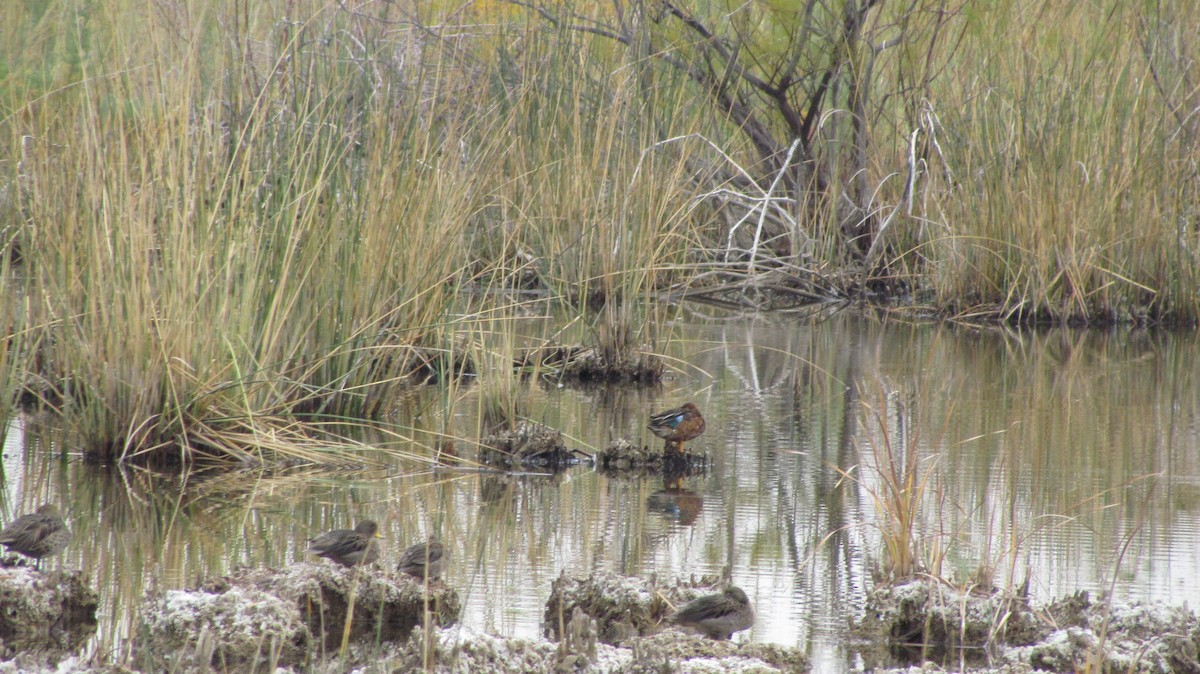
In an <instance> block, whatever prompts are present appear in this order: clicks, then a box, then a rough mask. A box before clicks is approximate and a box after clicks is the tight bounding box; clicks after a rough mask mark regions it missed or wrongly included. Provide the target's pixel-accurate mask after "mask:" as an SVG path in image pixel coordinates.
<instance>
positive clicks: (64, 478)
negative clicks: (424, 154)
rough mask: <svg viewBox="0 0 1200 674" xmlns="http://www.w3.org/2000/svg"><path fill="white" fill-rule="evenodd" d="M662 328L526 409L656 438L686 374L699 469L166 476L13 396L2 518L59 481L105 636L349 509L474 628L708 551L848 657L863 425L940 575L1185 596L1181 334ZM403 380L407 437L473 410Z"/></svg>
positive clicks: (530, 622) (1188, 507)
mask: <svg viewBox="0 0 1200 674" xmlns="http://www.w3.org/2000/svg"><path fill="white" fill-rule="evenodd" d="M677 333H678V334H680V335H687V339H686V340H678V341H675V342H673V343H671V344H670V345H668V347H667V348H668V349H669V354H670V356H671V357H672V359H673V360H672V362H677V363H681V364H682V365H681V366H680V367H679V368H678V369H677V370H675V371H673V372H672V373H671V376H670V378H669V380H668V381H667V382H666V384H665V385H664V386H662V387H660V388H656V389H618V388H599V389H587V390H573V389H560V388H554V387H545V388H536V387H535V388H532V389H530V390H529V393H528V395H529V400H528V401H527V402H528V405H527V409H528V410H529V413H530V416H531V417H533V420H534V421H537V422H539V423H543V424H547V425H549V426H552V427H554V428H557V429H560V430H562V431H563V432H564V435H565V436H566V437H568V438H570V441H569V442H571V443H573V444H575V445H576V446H578V447H580V448H582V449H585V450H587V451H595V450H596V449H598V448H600V447H603V446H604V445H605V444H607V443H608V442H610V441H611V440H613V439H615V438H620V437H624V438H628V439H630V440H631V441H633V442H634V443H637V444H650V443H654V442H660V441H658V440H657V438H654V437H653V436H652V435H651V434H650V432H649V431H648V430H646V419H647V415H648V414H649V412H650V411H651V410H657V409H663V408H665V407H670V406H671V405H673V404H676V403H677V402H678V401H679V400H694V401H695V402H696V403H697V404H698V405H699V406H700V408H701V409H702V410H704V413H705V417H706V420H707V430H706V432H705V434H704V435H703V436H701V437H699V438H698V439H696V440H693V441H691V443H690V444H689V449H690V450H692V451H699V452H704V453H707V454H708V456H709V457H710V458H711V460H712V464H711V466H710V468H709V470H708V471H706V472H704V473H703V474H698V475H686V476H674V477H668V478H667V479H664V477H663V476H662V475H661V474H652V475H649V476H624V477H606V476H604V475H601V474H599V473H596V472H594V471H591V470H588V469H576V470H572V471H569V472H567V473H565V474H561V475H556V476H544V475H520V476H507V475H497V474H492V473H479V472H474V471H471V470H468V469H467V468H466V467H457V468H456V467H448V468H445V469H439V470H427V469H422V470H420V471H418V472H414V470H415V469H413V468H412V467H409V466H403V465H393V466H386V467H384V468H382V469H375V470H371V471H357V472H344V471H343V472H321V473H313V472H312V471H303V472H294V473H288V472H270V473H268V472H264V471H257V472H251V471H245V472H238V471H233V472H231V471H223V472H221V473H217V474H209V475H203V474H198V475H191V476H187V477H181V476H175V475H165V474H159V473H154V472H151V471H139V470H127V471H124V472H121V471H114V470H109V469H98V468H95V467H93V466H90V465H89V464H87V463H86V462H84V461H81V460H79V458H78V457H77V456H75V455H74V454H72V453H71V452H70V451H69V448H70V444H69V442H65V441H64V440H63V436H62V433H61V431H60V430H59V429H55V428H53V427H52V426H49V425H47V424H45V423H42V422H39V421H38V420H26V421H25V423H24V425H23V426H14V427H11V428H10V429H9V442H8V444H7V446H6V449H5V453H4V458H3V469H4V471H3V484H2V490H0V520H3V521H8V520H9V519H10V518H11V516H12V515H13V514H14V513H17V512H27V511H29V510H32V509H33V508H36V507H37V506H38V505H39V504H40V503H42V502H45V501H51V502H55V503H57V504H59V505H60V506H61V507H62V508H63V510H64V513H65V514H66V516H67V518H68V523H69V525H70V526H71V528H72V530H73V531H75V532H76V540H75V542H74V543H73V545H72V546H71V547H70V548H68V550H67V551H66V552H65V553H64V554H63V555H62V556H61V557H59V558H58V559H56V560H53V561H51V563H50V564H51V566H53V565H64V566H67V567H71V568H83V569H87V570H88V572H89V574H90V576H91V578H92V579H93V582H94V583H95V584H96V585H97V588H98V589H99V591H100V593H101V598H102V609H101V627H100V634H99V636H98V637H97V643H96V644H95V646H94V648H95V649H97V650H101V651H113V652H118V651H119V649H120V647H121V644H122V642H123V640H124V639H125V638H126V636H127V635H128V634H129V633H130V630H131V629H132V628H133V624H132V620H133V618H134V610H135V608H136V606H137V604H138V602H139V601H140V600H141V598H142V596H143V594H144V592H145V591H146V590H148V589H151V588H155V587H157V588H167V587H177V586H185V585H193V584H196V583H197V581H198V580H199V579H201V578H205V577H210V576H215V575H221V574H224V573H227V572H229V571H231V570H232V569H234V568H235V567H237V566H238V565H267V566H281V565H285V564H288V563H291V562H293V561H295V560H300V559H304V558H305V553H304V547H305V541H306V540H307V539H308V538H311V537H312V536H313V535H315V534H317V533H320V532H322V531H327V530H329V529H333V528H347V527H350V526H352V525H353V523H354V522H355V521H357V520H358V519H359V518H367V517H370V518H373V519H375V520H377V521H378V522H379V523H380V526H381V529H382V533H383V535H384V540H383V541H382V543H383V553H382V563H383V564H387V565H391V566H394V565H395V563H396V561H397V559H398V556H399V554H400V552H401V551H402V550H403V549H404V548H406V547H407V546H408V545H411V544H412V543H415V542H418V541H421V540H424V539H425V537H426V536H427V535H428V534H430V533H437V534H439V535H440V536H441V537H442V540H443V541H444V542H445V543H446V545H447V546H448V547H449V548H450V554H451V558H452V560H453V563H452V565H451V567H450V568H449V569H447V571H446V573H445V579H446V582H448V583H449V584H451V585H452V586H454V587H457V588H459V589H460V591H461V592H462V593H463V601H464V606H465V615H464V622H466V623H468V624H470V625H471V626H473V627H476V628H480V629H485V630H489V631H493V632H497V633H502V634H508V635H517V636H524V637H532V636H536V635H540V633H541V626H540V624H541V621H542V611H543V604H544V602H545V599H546V597H547V596H548V594H549V588H550V583H551V582H552V581H553V579H554V578H555V577H557V576H558V575H559V574H560V573H564V572H565V573H569V574H585V573H587V572H589V571H591V570H595V569H607V570H613V571H617V572H621V573H628V574H638V575H644V576H650V575H654V576H656V577H658V578H659V579H661V580H662V581H663V582H670V581H671V580H672V579H674V578H677V577H688V576H692V575H697V576H698V575H705V574H708V575H715V574H720V573H721V572H722V570H723V569H724V568H726V567H728V568H729V569H730V571H731V573H732V577H733V580H734V582H735V583H736V584H737V585H738V586H739V587H741V588H743V589H744V590H745V591H746V593H747V594H748V595H749V597H750V599H751V601H752V602H753V603H754V605H755V608H756V611H757V613H758V616H759V618H758V621H757V623H756V625H755V627H754V629H753V630H751V631H750V632H749V633H748V635H747V634H746V633H743V634H742V635H740V636H739V638H742V639H745V638H749V639H752V640H756V641H768V642H779V643H784V644H789V645H798V646H801V647H803V648H806V649H807V650H808V651H809V652H810V653H811V654H812V655H813V656H814V658H815V662H814V671H837V670H841V669H845V668H846V667H847V662H848V661H849V660H850V659H851V658H852V654H850V653H847V652H846V649H845V647H844V646H843V644H844V643H845V632H846V629H845V626H846V624H847V622H848V620H849V619H850V618H851V617H852V616H854V615H855V612H856V610H857V608H858V607H859V606H861V603H862V598H863V593H864V591H865V588H866V587H868V586H869V585H870V582H871V580H870V578H871V576H872V573H873V572H874V571H875V570H876V569H878V568H879V560H880V552H881V550H880V539H879V528H878V527H879V524H880V522H881V519H880V517H881V514H880V512H879V510H878V508H877V503H878V499H877V495H878V493H879V491H880V490H881V489H882V488H883V487H882V481H881V478H880V476H879V474H878V473H877V472H873V470H872V467H878V466H879V457H878V456H877V455H875V454H873V453H872V448H873V447H878V446H881V445H883V444H884V443H887V442H890V443H892V446H893V447H894V448H895V450H896V451H897V452H898V453H899V454H898V456H913V457H915V458H916V459H917V460H918V461H919V462H920V465H922V466H924V467H927V469H928V471H929V475H930V480H929V489H928V491H927V494H928V497H927V498H926V499H925V500H924V502H923V503H922V507H921V510H920V513H919V518H918V521H917V531H918V536H919V542H920V543H921V547H922V550H923V551H924V557H923V561H926V562H928V561H929V560H933V561H934V562H935V563H936V564H937V565H938V568H937V570H939V571H940V572H941V573H942V574H943V575H944V576H946V577H948V578H957V579H961V580H964V581H965V580H966V579H967V578H969V577H971V575H972V574H975V573H976V572H977V571H978V570H979V568H980V567H981V565H983V566H985V567H990V568H991V569H993V570H994V578H995V581H996V582H997V583H998V584H1000V585H1006V584H1020V583H1021V582H1022V581H1023V580H1024V578H1025V577H1026V575H1028V577H1029V578H1030V579H1031V592H1032V593H1033V595H1034V599H1035V602H1036V601H1044V600H1048V599H1050V598H1052V597H1056V596H1061V595H1063V594H1067V593H1070V592H1074V591H1075V590H1077V589H1088V590H1092V591H1108V590H1109V589H1110V588H1111V590H1112V591H1113V592H1114V593H1115V594H1116V595H1117V596H1118V597H1120V598H1124V599H1161V600H1168V601H1172V602H1174V603H1179V602H1182V601H1188V602H1190V603H1192V604H1193V605H1194V604H1195V603H1196V602H1198V601H1200V588H1198V587H1197V586H1196V584H1195V583H1194V582H1193V580H1192V579H1194V578H1195V577H1197V576H1198V575H1200V560H1198V558H1197V557H1196V556H1195V555H1194V554H1193V551H1194V550H1195V549H1196V546H1197V543H1198V542H1200V535H1198V533H1197V526H1198V522H1200V517H1197V512H1198V510H1200V465H1198V464H1200V452H1198V451H1197V447H1198V446H1200V438H1198V435H1200V424H1198V423H1197V420H1198V418H1200V415H1198V412H1200V385H1198V381H1197V373H1196V371H1195V369H1194V368H1192V367H1191V366H1190V364H1191V363H1193V362H1194V361H1195V360H1196V356H1197V354H1196V350H1197V344H1196V338H1195V336H1194V335H1193V334H1191V333H1188V334H1174V333H1148V332H1141V331H1128V332H1113V333H1098V332H1085V333H1075V332H1068V331H1056V332H1047V333H1036V334H1020V333H1015V332H1011V331H1006V330H974V329H963V328H956V327H946V326H915V325H896V324H887V323H884V322H879V321H874V320H871V319H869V318H864V317H854V316H849V315H839V316H837V317H835V318H833V319H832V320H827V321H824V322H792V321H789V319H787V318H786V317H784V316H771V317H766V318H754V319H749V318H745V317H699V316H697V317H694V318H691V319H689V321H688V324H687V325H686V326H680V329H679V330H677ZM425 395H428V396H429V400H427V401H424V402H421V401H420V400H419V396H417V398H416V400H417V401H416V402H412V401H411V400H410V402H412V404H410V405H407V406H406V408H405V409H404V410H400V411H398V412H397V415H396V418H394V419H392V422H393V423H394V424H396V425H397V427H399V428H402V429H404V430H405V434H406V435H407V436H410V437H413V436H415V437H417V438H419V439H420V440H419V441H420V442H421V443H422V446H426V447H433V446H442V447H448V446H449V445H448V444H446V443H444V442H443V443H442V444H441V445H439V444H438V443H439V441H438V440H437V439H436V433H440V432H442V431H444V430H446V429H452V430H454V431H455V433H456V434H457V435H460V436H462V437H472V434H473V433H474V429H475V428H476V427H477V425H478V421H477V419H476V417H475V414H474V412H475V410H477V409H478V407H479V405H478V404H477V403H476V402H475V401H474V400H473V399H472V398H471V397H470V394H468V396H467V398H465V399H463V400H461V401H459V402H458V404H456V405H453V406H450V405H446V404H444V402H439V399H437V398H436V395H437V394H436V392H428V393H427V394H425ZM444 409H452V410H454V412H453V413H452V414H450V413H447V414H450V415H449V416H439V415H438V412H437V410H444ZM431 410H433V411H431ZM421 438H423V439H421ZM364 440H365V441H367V442H375V443H385V442H387V443H394V442H396V440H395V439H394V435H391V434H381V435H380V436H379V437H378V438H364ZM64 450H65V451H64ZM456 453H457V454H458V455H469V454H470V449H469V445H466V443H459V444H458V445H457V447H456ZM64 457H65V458H64Z"/></svg>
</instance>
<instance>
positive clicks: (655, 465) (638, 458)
mask: <svg viewBox="0 0 1200 674" xmlns="http://www.w3.org/2000/svg"><path fill="white" fill-rule="evenodd" d="M708 466H709V459H708V455H707V454H697V453H694V452H683V453H682V454H680V453H679V452H676V451H674V450H668V449H665V448H664V450H663V451H661V452H656V451H653V450H651V449H650V448H649V447H647V446H645V445H641V446H638V445H635V444H633V443H632V442H630V441H628V440H626V439H624V438H618V439H617V440H614V441H613V442H612V443H611V444H609V445H608V446H607V447H605V448H604V449H602V450H600V453H599V454H597V455H596V467H597V468H599V469H600V470H601V471H603V472H606V473H609V474H612V473H626V472H638V473H645V472H650V471H655V472H660V471H661V472H663V473H669V474H671V476H673V477H679V476H683V475H698V474H702V473H704V471H706V470H708Z"/></svg>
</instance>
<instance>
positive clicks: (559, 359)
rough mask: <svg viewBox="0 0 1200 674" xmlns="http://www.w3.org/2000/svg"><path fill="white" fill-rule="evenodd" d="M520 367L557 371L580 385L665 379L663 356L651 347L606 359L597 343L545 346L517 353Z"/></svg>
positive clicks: (523, 368) (656, 381)
mask: <svg viewBox="0 0 1200 674" xmlns="http://www.w3.org/2000/svg"><path fill="white" fill-rule="evenodd" d="M513 364H514V366H515V367H516V368H517V369H519V370H531V371H537V372H554V373H557V375H558V380H559V381H560V382H564V383H580V384H601V383H606V384H656V383H658V382H659V381H661V380H662V374H663V370H664V369H665V367H664V365H663V361H662V358H661V357H659V356H657V355H654V354H653V353H650V348H649V347H644V348H642V349H638V350H636V351H634V352H633V354H632V355H631V356H629V357H627V358H612V359H610V358H606V357H605V356H604V354H603V353H602V349H600V348H599V347H595V346H544V347H541V348H537V349H530V350H528V351H525V352H524V353H522V354H520V355H518V356H517V357H516V358H515V359H514V362H513Z"/></svg>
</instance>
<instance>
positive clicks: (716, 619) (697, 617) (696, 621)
mask: <svg viewBox="0 0 1200 674" xmlns="http://www.w3.org/2000/svg"><path fill="white" fill-rule="evenodd" d="M670 620H671V622H673V623H675V624H676V625H682V626H684V627H692V628H695V629H698V630H700V631H701V632H704V634H706V635H708V636H709V637H710V638H713V639H719V640H724V639H729V638H730V637H732V636H733V634H734V632H741V631H742V630H748V629H750V628H751V627H753V626H754V609H753V608H752V607H751V606H750V599H749V598H748V597H747V596H746V593H745V592H743V591H742V589H741V588H740V587H735V586H733V585H730V586H729V587H728V588H726V589H725V591H724V592H721V593H720V594H709V595H705V596H703V597H700V598H698V599H694V600H692V601H690V602H688V603H687V604H685V605H684V606H683V608H681V609H679V610H678V611H676V612H675V614H674V615H672V616H671V618H670Z"/></svg>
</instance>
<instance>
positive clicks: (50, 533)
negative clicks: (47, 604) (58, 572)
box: [0, 503, 71, 567]
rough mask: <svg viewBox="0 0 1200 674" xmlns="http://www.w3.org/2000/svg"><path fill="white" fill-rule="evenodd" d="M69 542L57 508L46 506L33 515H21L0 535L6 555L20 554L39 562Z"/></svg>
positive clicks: (69, 534)
mask: <svg viewBox="0 0 1200 674" xmlns="http://www.w3.org/2000/svg"><path fill="white" fill-rule="evenodd" d="M70 541H71V530H70V529H68V528H67V523H66V522H64V521H63V518H62V515H61V514H60V513H59V512H58V507H56V506H55V505H54V504H52V503H47V504H45V505H43V506H42V507H40V508H38V509H37V512H35V513H29V514H27V515H21V516H20V517H18V518H17V519H15V520H13V521H12V522H9V523H8V526H6V527H4V530H3V531H0V544H3V545H4V547H5V548H6V549H8V551H9V552H19V553H21V554H22V555H25V556H26V557H31V558H33V559H36V560H38V566H39V567H40V566H41V559H42V558H43V557H50V556H51V555H57V554H58V553H60V552H62V551H63V548H65V547H67V543H69V542H70Z"/></svg>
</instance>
